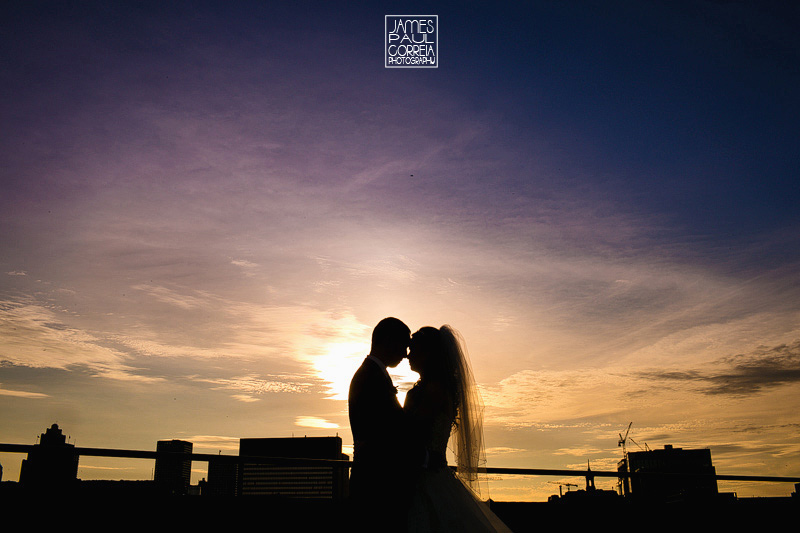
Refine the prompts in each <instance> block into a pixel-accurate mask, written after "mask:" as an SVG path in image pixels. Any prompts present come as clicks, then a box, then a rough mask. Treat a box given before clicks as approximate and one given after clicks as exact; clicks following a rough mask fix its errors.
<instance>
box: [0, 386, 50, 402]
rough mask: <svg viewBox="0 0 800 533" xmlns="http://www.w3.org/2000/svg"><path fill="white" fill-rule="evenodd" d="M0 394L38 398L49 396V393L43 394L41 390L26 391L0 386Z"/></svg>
mask: <svg viewBox="0 0 800 533" xmlns="http://www.w3.org/2000/svg"><path fill="white" fill-rule="evenodd" d="M0 396H14V397H17V398H31V399H39V398H49V397H50V395H48V394H44V393H41V392H28V391H21V390H9V389H4V388H2V387H0Z"/></svg>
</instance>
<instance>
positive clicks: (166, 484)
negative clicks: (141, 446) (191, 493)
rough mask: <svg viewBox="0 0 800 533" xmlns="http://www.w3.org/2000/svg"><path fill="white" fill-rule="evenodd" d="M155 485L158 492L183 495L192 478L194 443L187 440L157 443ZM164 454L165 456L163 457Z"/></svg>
mask: <svg viewBox="0 0 800 533" xmlns="http://www.w3.org/2000/svg"><path fill="white" fill-rule="evenodd" d="M156 452H160V454H159V455H158V457H157V458H156V471H155V483H156V487H157V488H158V491H159V492H161V493H166V494H179V495H183V494H186V492H187V491H188V490H189V482H190V481H191V478H192V458H191V454H192V443H191V442H188V441H185V440H175V439H173V440H160V441H158V442H157V443H156ZM161 454H163V455H161Z"/></svg>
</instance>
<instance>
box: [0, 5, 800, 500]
mask: <svg viewBox="0 0 800 533" xmlns="http://www.w3.org/2000/svg"><path fill="white" fill-rule="evenodd" d="M0 9H1V10H2V11H1V12H2V14H3V16H2V18H1V19H0V20H1V21H0V24H1V25H2V28H3V31H2V32H0V59H2V61H3V65H4V68H3V69H0V77H1V78H2V82H3V86H4V88H5V98H4V99H3V101H2V103H0V125H2V128H3V131H4V132H5V133H4V135H3V136H2V137H0V223H1V224H2V227H3V232H2V234H0V442H6V443H21V444H32V443H33V442H34V440H35V438H36V436H37V435H38V434H39V433H41V431H42V428H45V427H48V426H50V424H52V423H54V422H56V423H58V424H59V426H61V427H63V428H66V431H68V432H69V433H70V434H71V435H75V436H76V437H77V438H79V439H80V442H78V445H80V446H86V447H102V448H133V449H148V446H152V443H154V442H156V441H158V440H162V439H181V440H188V441H191V442H193V443H194V449H195V450H196V451H198V452H199V453H216V452H217V451H219V450H222V451H223V453H224V452H225V451H226V450H227V451H229V450H232V449H233V447H235V446H238V439H240V438H248V437H254V438H257V437H288V436H292V435H293V434H294V435H298V436H300V435H304V434H307V435H309V436H331V435H334V434H337V433H338V434H339V435H340V436H341V437H342V439H343V441H344V444H345V453H348V454H349V455H351V454H352V438H351V435H350V430H349V425H348V421H347V402H346V393H347V386H348V384H349V380H350V377H351V376H352V374H353V372H354V371H355V370H356V368H357V367H358V365H359V364H360V362H361V360H362V359H363V357H364V356H365V355H366V353H367V352H368V351H369V336H370V332H371V329H372V327H374V325H375V324H376V323H377V322H378V321H379V320H380V319H382V318H384V317H386V316H396V317H398V318H400V319H401V320H403V321H404V322H406V323H407V324H408V325H409V327H410V328H411V329H412V331H413V330H416V329H418V328H420V327H423V326H427V325H433V326H440V325H443V324H450V325H452V326H453V327H454V328H455V329H457V330H458V331H459V332H460V333H461V334H462V335H463V336H464V338H465V341H466V345H467V348H468V351H469V355H470V358H471V361H472V365H473V371H474V374H475V377H476V380H477V381H478V384H479V386H480V388H481V392H482V394H483V399H484V403H485V442H486V446H487V462H488V466H490V467H511V468H557V469H562V468H575V469H581V468H584V467H585V465H586V464H587V461H589V462H590V463H591V465H592V468H593V469H594V468H595V467H596V468H597V469H598V470H611V469H613V466H612V465H615V464H616V461H618V460H619V459H620V458H621V450H620V448H619V447H618V446H617V443H618V440H619V438H618V435H619V434H620V433H624V431H625V428H626V427H628V425H629V423H631V422H632V423H633V425H632V428H631V433H630V436H631V438H632V439H633V441H635V442H636V443H639V444H640V445H641V446H643V447H644V446H645V443H646V444H647V445H648V446H649V447H651V448H661V447H663V446H664V445H667V444H671V445H674V446H675V447H682V448H705V447H708V448H710V449H711V450H712V455H713V460H714V464H715V466H716V468H717V471H718V472H719V473H722V474H732V475H735V474H741V475H747V474H760V475H776V476H788V475H797V474H798V472H800V447H798V444H797V442H796V441H797V439H796V434H797V431H798V428H799V427H800V415H798V414H797V413H798V412H800V394H798V387H800V384H799V383H798V380H800V298H798V295H799V294H798V292H799V291H800V285H798V265H799V264H800V262H799V261H798V259H799V258H798V252H800V246H798V244H800V243H798V238H799V237H798V236H799V235H800V231H798V229H800V212H798V210H797V209H796V205H797V200H798V198H799V197H800V194H798V181H797V177H796V170H797V157H796V155H795V151H796V145H797V141H798V139H800V135H798V133H800V131H798V130H799V129H800V120H799V119H800V116H798V115H800V105H798V104H800V101H798V97H797V94H796V87H797V85H798V81H800V72H799V71H798V68H797V65H798V64H800V62H799V61H798V59H800V42H799V41H800V37H798V36H797V34H796V31H795V28H796V23H797V22H798V20H800V14H799V13H798V8H797V7H795V6H782V5H779V4H777V3H776V4H773V3H770V2H766V3H755V2H746V1H743V2H727V3H726V2H714V1H710V0H709V1H700V2H675V3H669V4H663V3H660V2H656V1H652V2H620V3H619V4H614V5H613V6H609V5H608V4H607V3H599V2H590V1H585V2H575V3H574V4H572V3H570V4H563V5H562V4H560V3H559V4H553V3H545V2H532V3H526V4H525V5H516V4H501V5H498V6H491V7H490V6H485V5H483V4H482V3H469V2H466V3H464V2H461V3H420V4H415V5H414V6H413V8H412V7H408V8H405V7H403V10H404V11H405V10H406V9H409V10H412V9H413V11H414V12H416V14H419V13H430V14H435V15H437V17H438V24H439V30H440V32H439V34H438V39H439V41H438V46H439V48H438V53H439V58H438V59H439V64H438V66H437V68H420V69H415V68H396V69H387V68H384V57H383V56H384V50H383V46H384V22H385V20H384V17H385V16H386V15H395V14H402V13H399V12H397V9H398V8H397V6H395V5H393V4H383V5H382V4H381V3H373V4H370V5H368V6H353V5H351V6H346V7H334V6H330V5H327V4H326V3H322V2H300V3H297V4H294V5H292V6H283V5H281V6H273V5H270V4H268V3H262V2H243V3H238V2H237V3H236V5H235V6H234V5H229V4H227V3H220V2H213V1H209V2H174V3H170V4H169V5H161V4H159V3H149V2H144V3H136V4H130V5H129V4H126V3H120V4H114V5H106V4H105V3H101V2H83V3H80V4H77V5H62V4H55V3H50V2H38V3H32V2H7V3H5V4H4V5H3V7H2V8H0ZM408 14H412V13H408ZM393 376H394V378H395V381H396V384H397V385H398V388H399V389H401V393H402V392H403V391H405V390H407V389H408V387H410V386H411V384H412V383H413V381H414V380H415V379H416V376H415V375H414V373H413V372H411V371H410V369H408V367H407V365H406V364H405V363H404V364H403V365H402V366H401V367H400V368H399V369H398V370H397V371H396V372H394V373H393ZM629 446H631V445H630V444H629ZM634 446H635V445H634ZM19 461H20V457H18V456H16V455H15V454H0V463H2V464H3V467H4V478H5V479H15V478H16V476H15V472H18V466H15V465H18V464H19ZM81 463H82V464H81V465H80V468H81V473H80V474H79V477H82V478H85V479H91V478H92V477H96V478H98V479H140V478H141V477H140V476H142V475H143V473H144V474H147V472H150V471H151V470H152V467H151V466H141V465H138V464H135V465H131V464H129V463H125V462H123V461H115V460H113V459H99V458H95V459H91V460H89V459H88V458H87V462H86V463H85V464H84V461H83V460H82V461H81ZM194 475H195V477H193V482H196V479H197V478H196V476H197V475H198V473H195V474H194ZM548 481H552V480H547V479H542V480H539V479H525V480H520V479H511V480H500V479H498V480H493V481H492V482H491V484H490V491H491V496H492V498H494V499H498V500H541V499H542V497H543V496H545V497H546V495H549V494H552V491H553V489H552V485H548ZM602 483H603V482H602V481H600V480H599V481H598V485H599V488H608V487H607V486H604V485H603V484H602ZM720 490H721V491H730V490H736V491H737V492H739V494H740V495H742V496H747V495H784V494H785V493H786V491H785V490H784V489H783V488H780V487H774V486H764V485H757V486H749V485H736V484H727V485H726V484H720Z"/></svg>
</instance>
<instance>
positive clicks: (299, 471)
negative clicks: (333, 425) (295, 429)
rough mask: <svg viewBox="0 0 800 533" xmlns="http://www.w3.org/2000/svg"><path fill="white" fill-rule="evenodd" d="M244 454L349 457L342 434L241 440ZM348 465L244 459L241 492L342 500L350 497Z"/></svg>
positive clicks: (345, 458)
mask: <svg viewBox="0 0 800 533" xmlns="http://www.w3.org/2000/svg"><path fill="white" fill-rule="evenodd" d="M239 455H240V456H241V457H265V458H266V457H272V458H287V459H312V460H313V459H328V460H347V459H348V457H347V455H345V454H343V453H342V439H341V437H302V438H273V439H240V440H239ZM347 488H348V467H347V465H346V464H342V465H330V464H327V465H323V464H313V461H312V462H311V463H309V464H290V463H285V462H280V461H275V462H269V461H267V460H265V461H258V462H254V461H242V463H241V470H240V476H239V482H238V492H239V494H241V495H243V496H254V495H258V496H278V497H285V498H320V499H333V500H341V499H343V498H345V497H346V496H347Z"/></svg>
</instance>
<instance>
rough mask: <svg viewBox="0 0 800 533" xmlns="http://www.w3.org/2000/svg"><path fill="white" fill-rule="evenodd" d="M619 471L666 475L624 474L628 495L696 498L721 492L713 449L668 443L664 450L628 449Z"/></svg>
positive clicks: (618, 467) (649, 498)
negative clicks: (629, 477) (634, 450)
mask: <svg viewBox="0 0 800 533" xmlns="http://www.w3.org/2000/svg"><path fill="white" fill-rule="evenodd" d="M617 471H619V472H630V473H647V474H663V475H646V476H634V477H632V478H631V479H630V480H628V479H626V478H620V486H621V487H622V492H623V494H624V495H625V496H630V497H633V498H635V499H637V500H656V501H679V500H696V499H701V498H707V497H713V496H716V495H717V494H719V491H718V489H717V479H716V477H715V475H716V469H715V468H714V466H713V464H712V463H711V450H708V449H703V450H684V449H681V448H673V447H672V445H670V444H667V445H665V446H664V449H663V450H647V451H643V452H628V453H627V456H626V458H625V459H623V460H622V461H620V462H619V464H618V465H617Z"/></svg>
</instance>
